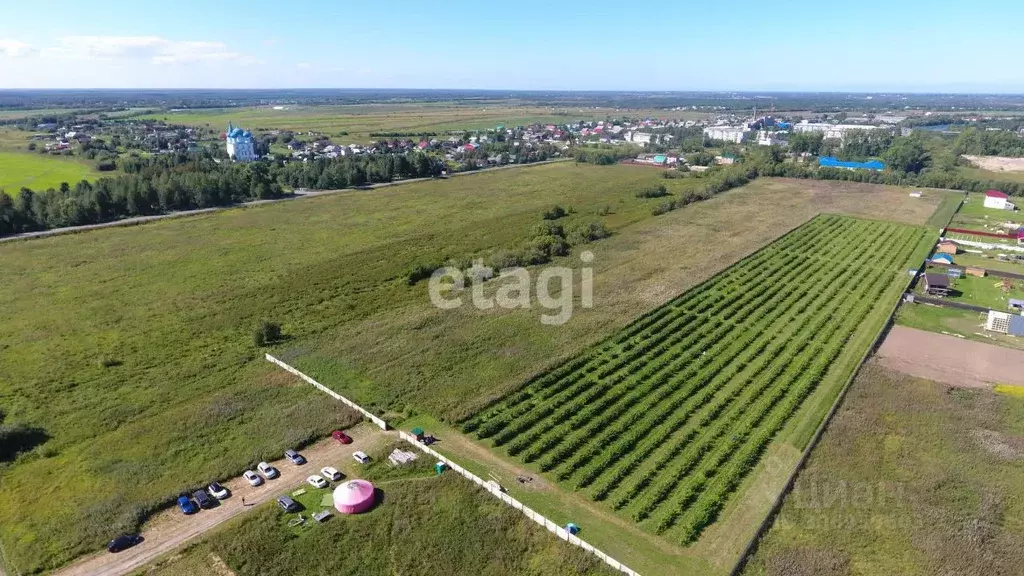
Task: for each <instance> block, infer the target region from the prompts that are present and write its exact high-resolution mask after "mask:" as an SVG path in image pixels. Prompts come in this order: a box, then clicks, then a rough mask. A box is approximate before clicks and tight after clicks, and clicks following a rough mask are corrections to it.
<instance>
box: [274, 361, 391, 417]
mask: <svg viewBox="0 0 1024 576" xmlns="http://www.w3.org/2000/svg"><path fill="white" fill-rule="evenodd" d="M265 358H266V359H267V361H268V362H271V363H273V364H277V365H278V366H280V367H281V368H284V369H285V371H287V372H290V373H292V374H294V375H296V376H298V377H299V378H301V379H303V380H305V381H306V382H307V383H309V384H312V385H313V387H315V388H316V389H318V390H320V391H321V392H323V393H325V394H327V395H328V396H330V397H332V398H334V399H335V400H338V401H340V402H341V403H343V404H345V405H347V406H348V407H350V408H352V409H354V410H357V411H358V412H359V413H361V414H362V415H363V416H366V417H367V418H368V419H369V420H370V421H371V422H373V423H374V424H376V425H377V426H379V427H380V428H381V430H387V429H388V423H387V422H385V421H384V419H383V418H379V417H378V416H376V415H375V414H373V413H372V412H370V411H369V410H367V409H365V408H363V407H362V406H360V405H359V404H356V403H355V402H353V401H351V400H349V399H348V398H345V397H344V396H342V395H341V394H338V393H337V392H335V391H334V390H331V389H330V388H328V387H327V386H324V385H323V384H321V383H319V382H317V381H316V380H313V379H312V378H310V377H309V376H306V375H305V374H303V373H302V372H300V371H299V370H298V369H296V368H293V367H292V366H289V365H288V364H285V363H284V362H282V361H280V360H278V359H277V358H274V357H273V356H271V355H270V354H269V353H268V354H266V355H265Z"/></svg>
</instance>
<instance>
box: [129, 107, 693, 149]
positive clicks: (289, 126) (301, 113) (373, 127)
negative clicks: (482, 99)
mask: <svg viewBox="0 0 1024 576" xmlns="http://www.w3.org/2000/svg"><path fill="white" fill-rule="evenodd" d="M623 114H627V112H623V111H617V110H614V109H610V108H608V109H599V108H585V109H581V108H571V107H541V106H533V105H523V106H510V105H509V104H508V103H500V102H495V103H493V104H471V105H457V104H452V103H436V104H362V105H351V106H287V107H286V109H284V110H275V109H274V108H273V107H270V106H266V107H246V108H230V109H228V108H223V109H211V110H203V111H185V112H169V111H161V112H153V113H149V114H145V115H142V116H140V118H152V119H157V120H163V121H166V122H169V123H172V124H185V125H189V126H200V127H210V128H213V129H216V130H223V129H224V128H225V127H226V126H227V124H228V122H233V123H234V124H235V125H238V126H243V127H245V128H247V129H250V130H253V131H265V130H293V131H298V132H306V131H315V132H324V133H327V134H329V135H332V136H337V138H336V139H337V140H338V141H340V142H342V143H347V142H368V141H370V140H373V139H374V138H373V137H371V136H370V134H371V133H373V132H380V133H392V132H405V133H421V132H436V133H444V132H447V131H458V130H484V129H488V128H494V127H495V126H497V125H503V126H506V127H511V126H518V125H526V124H532V123H541V124H545V123H554V124H567V123H571V122H577V121H580V120H603V119H605V118H606V117H608V116H622V115H623ZM628 114H629V115H630V116H632V117H644V116H657V117H662V118H700V117H703V116H705V115H704V114H701V113H696V112H688V111H681V112H673V111H664V110H636V111H630V112H628ZM341 132H347V133H348V135H347V136H339V134H340V133H341Z"/></svg>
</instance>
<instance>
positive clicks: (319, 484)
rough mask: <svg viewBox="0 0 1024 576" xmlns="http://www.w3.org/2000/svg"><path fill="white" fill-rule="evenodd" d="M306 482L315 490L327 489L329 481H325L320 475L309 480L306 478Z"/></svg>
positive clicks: (314, 475) (315, 475)
mask: <svg viewBox="0 0 1024 576" xmlns="http://www.w3.org/2000/svg"><path fill="white" fill-rule="evenodd" d="M306 482H307V483H309V485H310V486H312V487H313V488H327V480H324V479H323V478H322V477H321V476H319V475H318V474H313V475H312V476H310V477H309V478H306Z"/></svg>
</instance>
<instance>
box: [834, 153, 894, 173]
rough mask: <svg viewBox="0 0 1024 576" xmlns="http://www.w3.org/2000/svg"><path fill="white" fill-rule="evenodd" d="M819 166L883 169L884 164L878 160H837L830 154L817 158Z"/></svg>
mask: <svg viewBox="0 0 1024 576" xmlns="http://www.w3.org/2000/svg"><path fill="white" fill-rule="evenodd" d="M818 165H819V166H824V167H826V168H852V169H855V170H884V169H885V164H883V163H882V162H881V161H880V160H871V161H868V162H845V161H843V160H837V159H835V158H834V157H832V156H822V157H821V159H820V160H818Z"/></svg>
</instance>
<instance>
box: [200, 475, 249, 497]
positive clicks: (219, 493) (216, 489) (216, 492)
mask: <svg viewBox="0 0 1024 576" xmlns="http://www.w3.org/2000/svg"><path fill="white" fill-rule="evenodd" d="M257 478H258V476H257ZM206 491H207V492H209V493H210V496H213V497H214V498H216V499H217V500H223V499H225V498H227V497H228V496H230V495H231V492H229V491H228V489H227V488H225V487H224V486H223V485H222V484H220V483H219V482H214V483H212V484H210V485H209V486H207V487H206Z"/></svg>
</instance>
